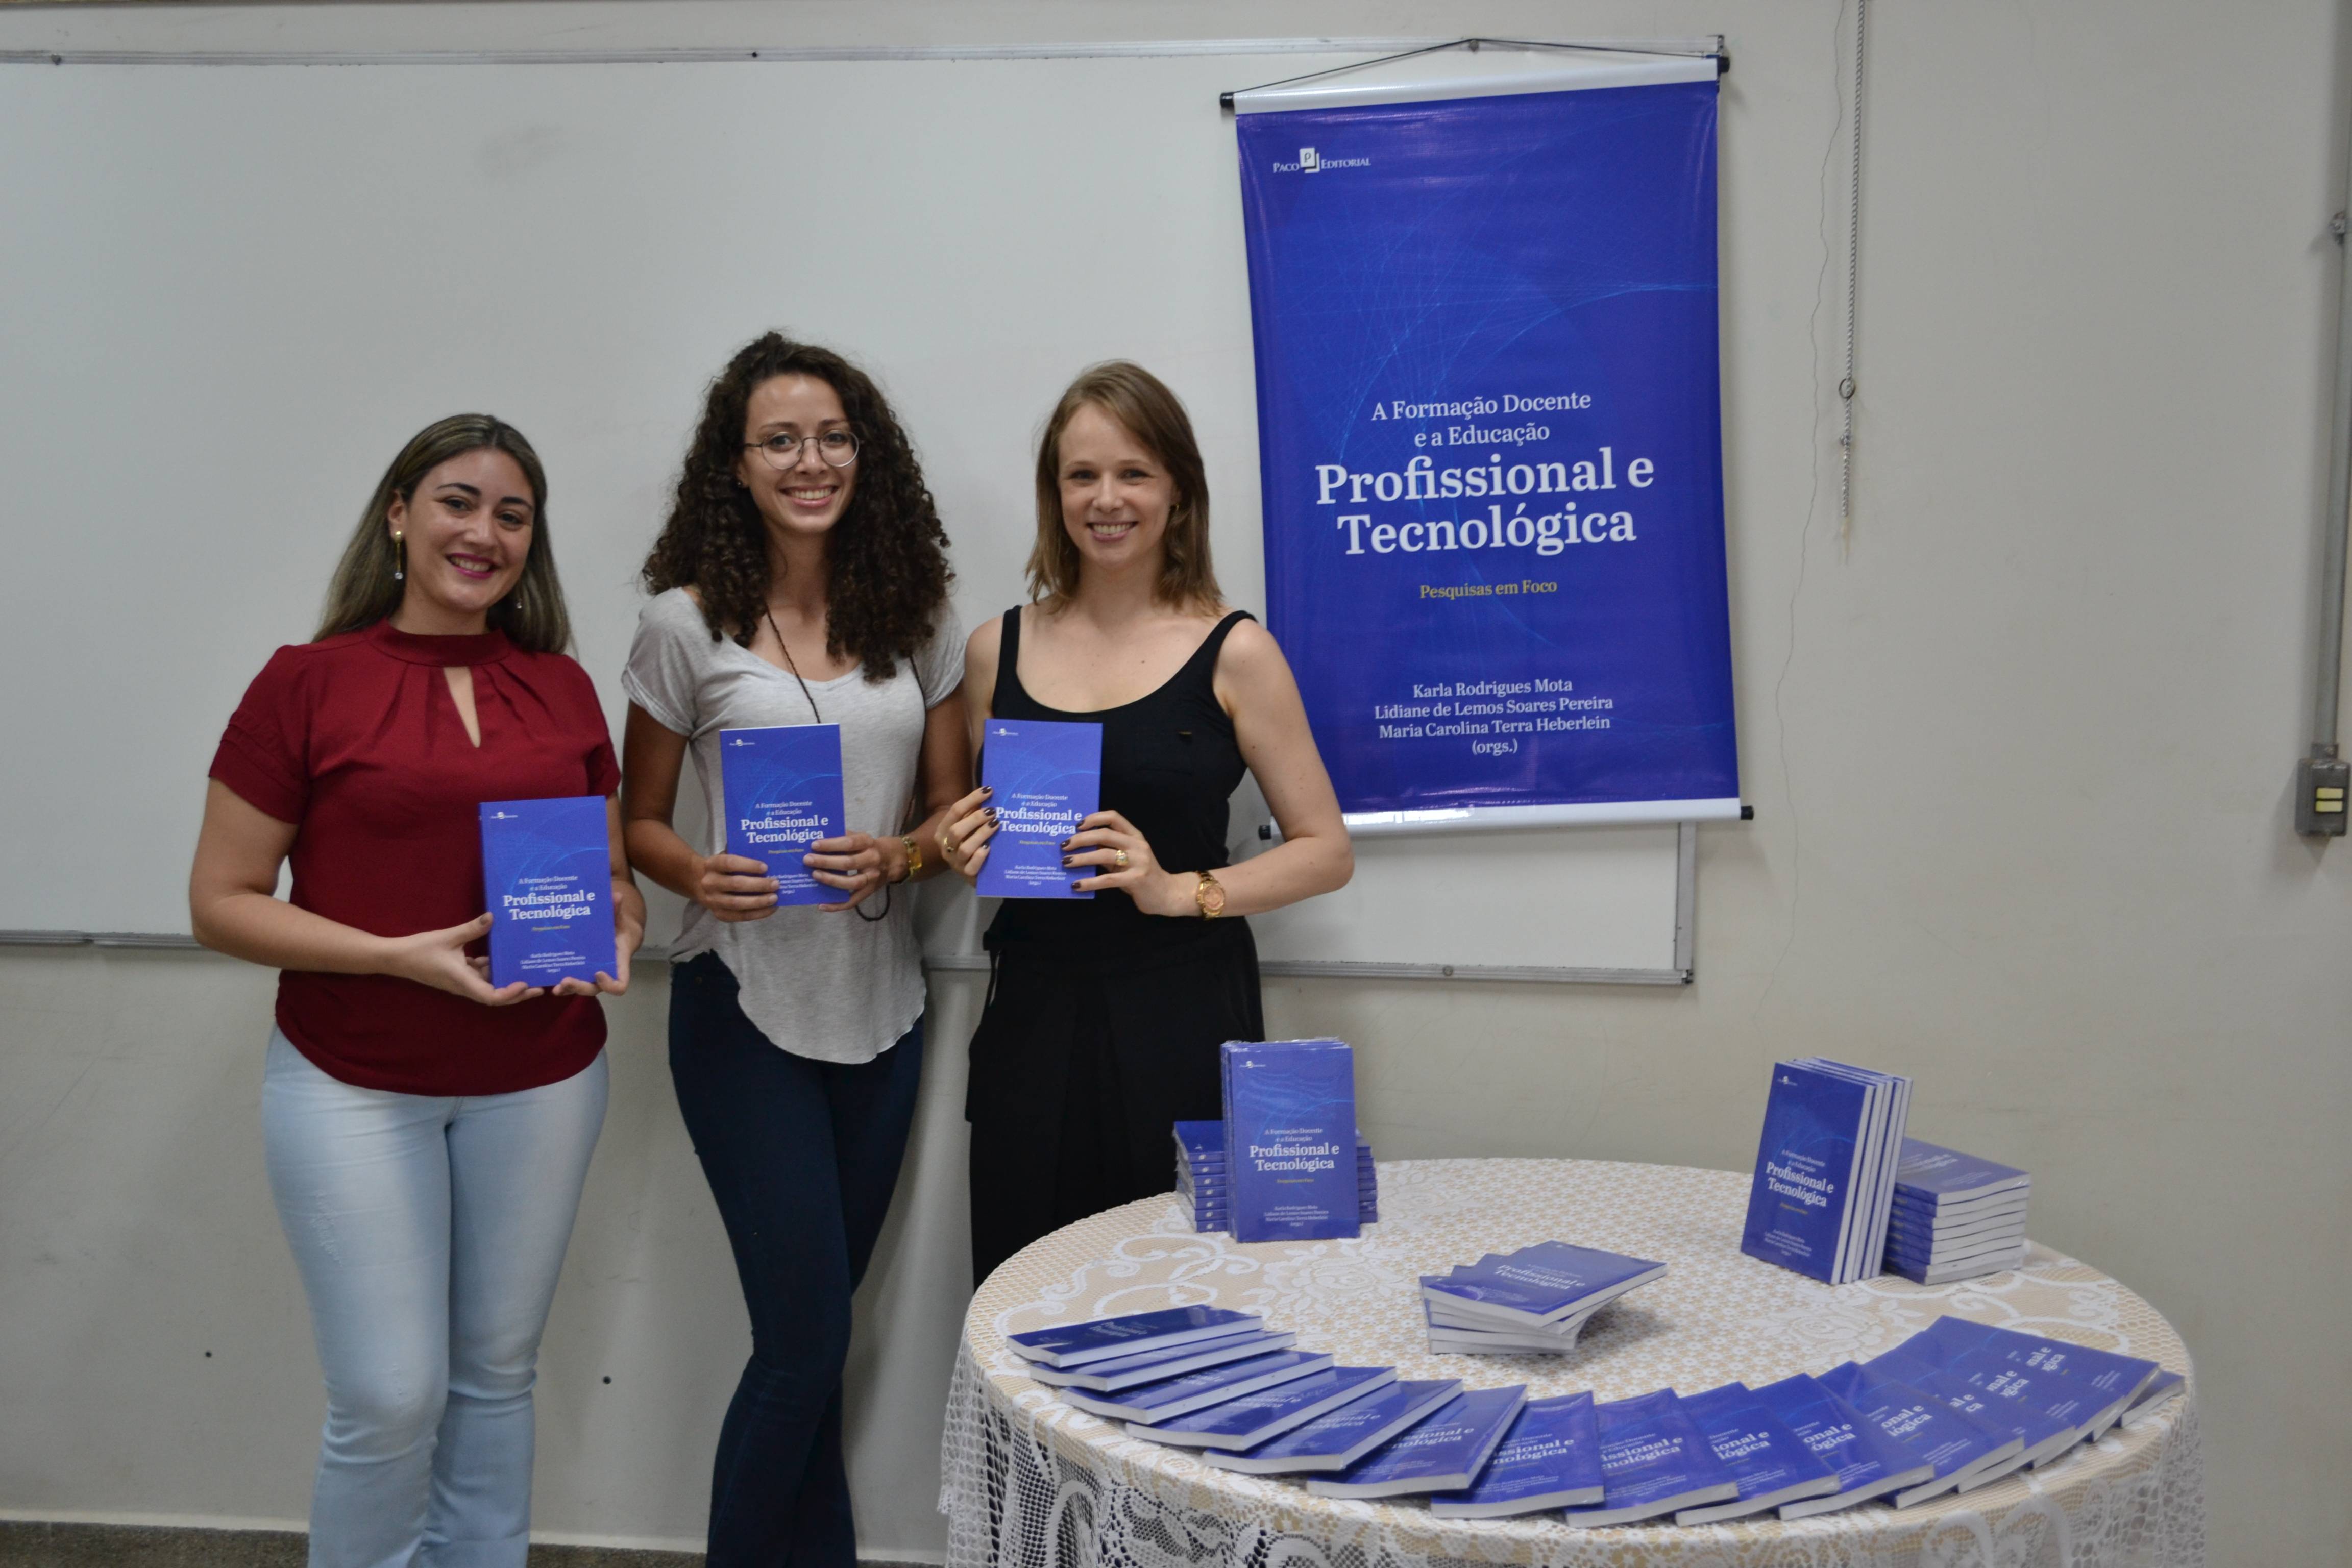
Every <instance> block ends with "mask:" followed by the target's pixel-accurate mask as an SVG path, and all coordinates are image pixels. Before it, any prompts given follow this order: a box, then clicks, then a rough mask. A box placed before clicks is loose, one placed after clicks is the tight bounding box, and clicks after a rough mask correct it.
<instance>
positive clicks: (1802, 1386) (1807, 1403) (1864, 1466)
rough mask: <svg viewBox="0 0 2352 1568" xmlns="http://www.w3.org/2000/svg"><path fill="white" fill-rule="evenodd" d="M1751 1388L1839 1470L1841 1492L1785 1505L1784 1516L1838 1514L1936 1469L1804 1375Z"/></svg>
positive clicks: (1917, 1480) (1824, 1460)
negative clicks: (1928, 1465)
mask: <svg viewBox="0 0 2352 1568" xmlns="http://www.w3.org/2000/svg"><path fill="white" fill-rule="evenodd" d="M1750 1392H1751V1393H1753V1394H1755V1395H1756V1399H1757V1403H1758V1404H1759V1405H1763V1406H1764V1408H1765V1409H1767V1410H1769V1411H1770V1412H1771V1413H1772V1414H1773V1415H1775V1416H1776V1417H1778V1418H1779V1419H1780V1424H1781V1425H1782V1426H1786V1427H1788V1429H1789V1430H1790V1431H1791V1432H1794V1433H1795V1434H1796V1435H1797V1437H1798V1439H1799V1440H1800V1441H1801V1442H1802V1443H1803V1444H1804V1445H1805V1447H1807V1448H1809V1449H1811V1451H1812V1455H1813V1458H1817V1459H1819V1460H1821V1461H1822V1463H1823V1464H1825V1465H1827V1466H1829V1467H1830V1468H1832V1469H1833V1470H1835V1471H1836V1472H1837V1479H1838V1489H1837V1490H1836V1491H1834V1492H1829V1493H1826V1494H1824V1495H1822V1496H1821V1497H1817V1498H1807V1499H1805V1500H1802V1501H1801V1502H1789V1503H1782V1504H1781V1505H1780V1517H1781V1518H1782V1519H1804V1518H1807V1517H1809V1516H1811V1515H1812V1514H1817V1513H1834V1512H1836V1511H1837V1510H1840V1509H1844V1508H1852V1507H1853V1505H1854V1504H1856V1503H1858V1502H1867V1501H1869V1500H1871V1499H1872V1498H1874V1497H1884V1496H1885V1494H1886V1493H1888V1492H1892V1491H1900V1490H1902V1489H1904V1488H1906V1487H1914V1486H1917V1485H1918V1484H1919V1483H1920V1482H1922V1481H1925V1480H1927V1479H1930V1478H1931V1477H1932V1476H1933V1475H1934V1473H1935V1472H1934V1471H1933V1470H1932V1469H1930V1468H1928V1467H1927V1466H1926V1465H1924V1464H1921V1463H1920V1462H1919V1461H1918V1460H1916V1459H1915V1458H1912V1457H1911V1455H1909V1454H1908V1453H1906V1452H1905V1451H1904V1449H1903V1448H1902V1447H1901V1446H1899V1445H1898V1444H1896V1443H1895V1441H1894V1440H1893V1439H1892V1438H1890V1437H1888V1436H1885V1434H1883V1433H1882V1432H1880V1431H1879V1430H1878V1428H1877V1427H1876V1426H1873V1425H1871V1424H1870V1423H1869V1422H1867V1421H1864V1419H1863V1418H1862V1415H1861V1414H1860V1413H1859V1412H1857V1411H1856V1410H1855V1409H1854V1408H1853V1406H1852V1405H1848V1404H1847V1403H1846V1402H1845V1401H1844V1400H1843V1399H1840V1398H1839V1397H1838V1396H1837V1395H1836V1394H1832V1393H1831V1392H1830V1391H1829V1390H1828V1389H1826V1388H1823V1387H1822V1385H1821V1384H1819V1383H1818V1382H1816V1381H1815V1380H1813V1379H1812V1378H1810V1377H1806V1376H1804V1375H1803V1374H1802V1373H1800V1374H1798V1375H1797V1376H1795V1377H1784V1378H1782V1379H1781V1380H1780V1382H1778V1383H1773V1384H1766V1385H1765V1386H1764V1387H1762V1388H1759V1389H1753V1390H1750Z"/></svg>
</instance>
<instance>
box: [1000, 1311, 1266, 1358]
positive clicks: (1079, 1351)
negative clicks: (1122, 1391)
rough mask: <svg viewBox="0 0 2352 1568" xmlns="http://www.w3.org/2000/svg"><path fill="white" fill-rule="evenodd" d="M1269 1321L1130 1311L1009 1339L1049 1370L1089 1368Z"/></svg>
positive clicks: (1239, 1315) (1224, 1314) (1228, 1314)
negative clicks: (1051, 1367)
mask: <svg viewBox="0 0 2352 1568" xmlns="http://www.w3.org/2000/svg"><path fill="white" fill-rule="evenodd" d="M1264 1327H1265V1319H1264V1318H1263V1317H1260V1316H1259V1315H1258V1314H1257V1313H1255V1312H1236V1311H1234V1310H1231V1309H1229V1308H1225V1307H1170V1308H1167V1309H1165V1310H1161V1311H1157V1312H1128V1313H1125V1314H1122V1315H1121V1316H1119V1317H1116V1318H1097V1319H1095V1320H1094V1321H1091V1322H1085V1323H1067V1324H1064V1325H1061V1326H1059V1327H1056V1328H1051V1329H1032V1330H1030V1331H1028V1332H1027V1333H1023V1334H1008V1335H1006V1336H1005V1342H1006V1343H1007V1344H1009V1345H1011V1346H1012V1347H1013V1354H1015V1355H1018V1356H1020V1357H1022V1358H1024V1360H1028V1361H1038V1362H1044V1363H1045V1364H1046V1365H1047V1366H1084V1365H1085V1364H1086V1363H1088V1362H1096V1361H1108V1360H1110V1359H1111V1358H1112V1357H1113V1356H1129V1355H1141V1354H1143V1353H1144V1352H1147V1351H1150V1350H1155V1349H1172V1348H1173V1347H1175V1346H1177V1345H1186V1344H1191V1343H1192V1342H1194V1341H1196V1340H1216V1339H1225V1338H1229V1337H1230V1336H1232V1335H1234V1334H1237V1333H1240V1332H1242V1331H1244V1330H1246V1329H1262V1328H1264Z"/></svg>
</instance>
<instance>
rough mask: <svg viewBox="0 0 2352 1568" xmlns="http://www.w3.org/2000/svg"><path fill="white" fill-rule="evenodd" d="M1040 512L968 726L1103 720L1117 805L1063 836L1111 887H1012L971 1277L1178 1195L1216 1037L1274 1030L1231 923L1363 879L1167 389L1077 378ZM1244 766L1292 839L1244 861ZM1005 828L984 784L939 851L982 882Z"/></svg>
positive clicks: (1097, 882)
mask: <svg viewBox="0 0 2352 1568" xmlns="http://www.w3.org/2000/svg"><path fill="white" fill-rule="evenodd" d="M1037 506H1038V538H1037V547H1036V550H1035V552H1034V553H1033V554H1032V555H1031V557H1030V561H1029V583H1030V590H1031V594H1032V597H1033V601H1034V602H1033V603H1031V604H1029V605H1025V606H1019V607H1016V608H1014V609H1011V610H1008V611H1006V612H1005V613H1004V615H1003V616H1001V617H999V618H998V619H997V620H996V621H993V622H991V623H990V624H988V625H986V626H982V627H981V628H980V629H979V630H978V631H976V632H974V633H973V634H972V637H971V644H970V646H969V647H968V648H967V650H966V655H965V657H966V661H967V662H966V668H967V671H968V679H966V680H965V682H964V691H965V696H966V700H967V701H968V703H969V704H970V705H971V721H972V731H973V735H974V737H975V739H978V738H979V736H980V735H981V732H982V728H983V727H984V724H985V721H987V720H988V719H989V718H991V717H1003V718H1018V719H1058V720H1076V721H1086V722H1089V723H1098V724H1100V725H1101V726H1102V727H1103V746H1102V796H1101V798H1102V803H1103V806H1104V809H1103V810H1101V811H1099V812H1097V813H1096V814H1095V815H1094V816H1090V817H1088V818H1087V819H1086V821H1085V822H1084V823H1083V824H1081V826H1080V831H1079V832H1078V834H1077V835H1076V837H1073V838H1072V839H1071V840H1070V841H1069V844H1068V846H1067V851H1068V863H1069V864H1070V865H1072V866H1074V867H1078V868H1090V869H1093V870H1094V871H1095V872H1096V874H1095V875H1092V876H1090V877H1087V879H1085V880H1083V881H1080V882H1079V883H1078V884H1077V886H1078V887H1079V888H1081V889H1087V890H1089V891H1093V892H1095V893H1096V896H1095V897H1094V898H1092V899H1082V900H1055V899H1007V900H1004V902H1003V907H1002V908H1001V909H1000V910H998V912H997V916H996V919H995V921H993V922H992V924H991V925H990V927H989V930H988V937H987V945H988V950H989V952H990V954H991V955H992V959H993V961H994V963H993V969H994V972H993V974H992V979H991V984H990V986H989V997H988V1005H987V1008H986V1010H985V1012H984V1013H983V1014H982V1018H981V1023H980V1027H979V1029H978V1031H977V1032H976V1033H975V1034H974V1035H973V1036H972V1041H971V1085H970V1088H969V1089H968V1090H967V1092H966V1096H965V1102H964V1114H965V1118H966V1120H968V1121H970V1122H971V1215H972V1221H971V1224H972V1276H973V1279H974V1282H975V1283H977V1282H978V1281H980V1280H982V1279H986V1278H987V1277H988V1275H989V1274H990V1272H991V1271H992V1270H993V1269H994V1268H996V1266H997V1265H998V1264H999V1263H1002V1262H1003V1260H1004V1259H1005V1258H1009V1257H1011V1256H1012V1255H1013V1253H1015V1252H1017V1251H1019V1250H1020V1249H1021V1248H1022V1247H1025V1246H1027V1245H1028V1244H1029V1243H1030V1242H1032V1241H1034V1240H1035V1239H1036V1238H1037V1237H1041V1236H1044V1235H1045V1233H1046V1232H1048V1231H1050V1230H1054V1229H1055V1228H1057V1227H1058V1226H1064V1225H1066V1224H1068V1223H1070V1222H1071V1221H1072V1220H1076V1219H1080V1218H1083V1217H1085V1216H1086V1215H1090V1214H1094V1213H1096V1212H1097V1211H1098V1210H1101V1209H1104V1208H1108V1207H1110V1206H1111V1205H1115V1204H1120V1203H1125V1202H1128V1201H1129V1200H1130V1199H1133V1198H1139V1197H1146V1196H1149V1195H1150V1194H1153V1193H1162V1192H1166V1191H1168V1190H1169V1189H1170V1187H1171V1185H1172V1184H1173V1176H1174V1171H1175V1154H1174V1145H1173V1143H1172V1142H1171V1139H1170V1132H1169V1129H1170V1125H1171V1123H1173V1122H1176V1121H1196V1120H1197V1121H1213V1120H1215V1119H1216V1118H1217V1116H1218V1115H1219V1114H1220V1113H1221V1111H1220V1100H1221V1097H1220V1092H1219V1088H1218V1082H1217V1047H1218V1046H1219V1045H1221V1044H1222V1043H1223V1042H1224V1041H1226V1040H1237V1039H1238V1040H1255V1039H1262V1038H1264V1037H1265V1023H1264V1019H1263V1017H1262V1016H1261V1014H1260V1010H1259V1002H1258V975H1257V950H1256V947H1255V944H1254V943H1253V942H1252V941H1251V940H1250V932H1249V926H1248V924H1247V922H1246V921H1244V920H1242V919H1240V918H1238V917H1240V916H1243V915H1245V914H1249V913H1252V912H1255V911H1260V910H1273V909H1279V908H1281V907H1282V906H1283V905H1285V904H1289V903H1295V902H1297V900H1301V899H1305V898H1310V897H1312V896H1314V895H1315V894H1317V893H1323V892H1328V891H1330V890H1331V889H1334V888H1337V887H1339V886H1341V885H1342V884H1343V883H1345V882H1346V881H1347V879H1348V877H1349V872H1350V871H1351V870H1352V868H1353V860H1352V858H1351V856H1350V854H1349V848H1348V837H1347V832H1346V829H1345V827H1344V826H1342V824H1341V822H1340V817H1339V801H1338V799H1337V797H1336V796H1335V795H1333V793H1332V790H1331V783H1330V779H1329V778H1328V775H1327V774H1326V773H1324V771H1323V764H1322V760H1321V758H1320V757H1319V756H1318V754H1317V752H1316V750H1315V741H1314V736H1313V735H1312V734H1311V733H1310V732H1309V731H1308V729H1307V716H1306V710H1305V709H1304V708H1303V706H1302V705H1301V703H1300V701H1299V698H1298V688H1297V683H1296V682H1295V681H1294V680H1293V679H1291V676H1290V669H1289V667H1288V665H1286V663H1285V662H1284V661H1283V658H1282V653H1281V650H1280V649H1279V648H1277V647H1276V646H1275V643H1274V639H1273V638H1272V637H1268V636H1267V635H1266V634H1265V631H1264V629H1263V628H1261V627H1260V626H1258V625H1257V624H1256V622H1255V620H1253V619H1252V618H1251V617H1250V616H1248V615H1247V614H1246V613H1244V612H1243V611H1239V610H1234V611H1227V610H1226V609H1225V608H1224V605H1223V602H1222V599H1221V596H1220V595H1219V594H1218V591H1217V585H1216V579H1215V576H1214V575H1213V573H1212V572H1211V570H1210V565H1209V539H1208V489H1207V484H1206V481H1205V479H1204V477H1203V475H1202V464H1201V458H1200V451H1199V448H1198V447H1197V446H1196V445H1195V444H1194V442H1193V439H1192V425H1191V422H1190V421H1189V420H1188V419H1187V418H1186V416H1185V414H1184V409H1183V405H1181V403H1179V402H1178V401H1177V400H1176V397H1175V395H1174V394H1172V393H1171V392H1170V391H1169V390H1168V389H1167V388H1166V387H1165V386H1163V385H1162V384H1160V382H1159V381H1158V380H1157V379H1155V378H1154V377H1153V376H1152V375H1151V374H1150V373H1149V372H1147V371H1144V370H1142V369H1141V368H1139V367H1138V366H1135V365H1131V364H1125V363H1112V364H1106V365H1098V366H1097V367H1095V368H1094V369H1093V370H1090V371H1088V372H1087V374H1084V375H1082V376H1080V377H1079V378H1078V380H1077V381H1076V383H1074V384H1072V385H1071V387H1070V389H1069V391H1067V392H1066V393H1065V394H1064V395H1063V396H1062V400H1061V403H1060V404H1059V405H1057V406H1056V408H1055V411H1054V415H1053V417H1052V418H1051V419H1049V420H1048V421H1047V422H1046V426H1045V437H1044V440H1043V442H1042V444H1041V447H1040V450H1039V453H1038V462H1037ZM1024 640H1025V641H1026V643H1027V644H1028V647H1027V651H1026V653H1025V654H1024ZM1024 676H1025V677H1026V679H1025V680H1024ZM1245 771H1246V772H1251V773H1255V775H1256V776H1257V780H1258V784H1259V786H1260V788H1261V789H1262V790H1263V792H1264V793H1265V797H1266V801H1267V804H1268V805H1271V806H1272V807H1273V808H1274V814H1275V817H1276V821H1277V822H1278V823H1279V824H1280V825H1281V827H1282V832H1283V841H1282V843H1281V844H1280V845H1279V846H1278V847H1276V848H1274V849H1272V850H1270V851H1268V852H1267V853H1265V854H1264V855H1261V856H1258V857H1256V858H1254V859H1252V860H1250V861H1248V862H1247V863H1246V864H1244V865H1243V866H1241V867H1238V868H1230V869H1229V868H1228V856H1227V854H1226V850H1225V834H1226V827H1227V822H1226V816H1227V812H1226V801H1227V799H1228V797H1229V796H1230V795H1232V794H1233V792H1234V788H1235V786H1237V785H1238V784H1240V783H1241V780H1242V774H1243V773H1244V772H1245ZM994 832H995V823H994V818H993V816H992V815H991V812H990V808H989V805H988V803H987V798H986V792H985V791H984V790H983V791H974V792H973V793H972V794H971V795H967V796H966V797H965V798H964V799H963V800H962V801H961V802H959V803H958V804H957V805H955V806H953V807H951V808H950V811H949V823H948V826H947V830H946V831H945V832H944V833H943V834H942V835H941V838H940V847H941V848H942V850H943V851H945V853H946V855H947V857H948V860H949V862H950V865H952V866H954V868H956V869H957V870H958V871H960V872H961V873H962V874H963V875H964V876H966V877H968V878H970V877H977V876H978V875H979V872H980V868H981V866H982V864H983V863H984V862H985V861H986V859H987V857H988V841H989V839H990V837H992V835H993V834H994Z"/></svg>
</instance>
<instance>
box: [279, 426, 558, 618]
mask: <svg viewBox="0 0 2352 1568" xmlns="http://www.w3.org/2000/svg"><path fill="white" fill-rule="evenodd" d="M483 447H488V448H490V449H491V450H492V451H498V452H504V453H505V454H506V455H507V456H508V457H509V458H513V459H514V460H515V466H516V467H517V468H520V469H522V477H523V479H525V480H526V481H528V482H529V483H530V503H531V519H530V554H529V555H527V556H525V557H524V558H523V563H522V576H521V578H520V580H519V581H518V582H517V583H516V584H515V585H514V592H513V593H511V594H509V595H507V596H506V597H505V598H503V599H501V600H499V602H498V603H497V604H496V605H492V606H490V613H489V617H488V619H489V624H490V626H492V628H494V629H495V630H498V631H502V632H504V633H506V634H507V638H508V640H509V641H510V642H512V643H513V644H514V645H515V646H516V647H520V648H526V649H528V650H530V652H532V653H562V652H563V651H564V650H565V649H567V648H569V647H571V646H572V617H571V616H570V614H569V613H568V612H567V611H566V610H565V609H564V607H563V584H562V580H561V579H559V578H558V577H557V576H556V574H555V543H554V541H552V540H551V539H550V538H549V537H548V533H547V470H546V469H544V468H541V466H540V461H539V454H538V453H537V452H535V451H533V450H531V446H530V442H529V441H527V440H525V439H523V434H522V432H521V431H520V430H518V429H516V428H515V427H514V426H511V425H509V424H508V423H507V422H506V421H505V420H503V419H498V418H494V417H492V416H489V415H488V414H453V415H451V416H449V417H448V418H446V419H436V420H435V421H434V422H433V423H432V424H430V425H427V426H425V428H424V429H422V430H419V431H418V432H417V433H416V434H415V436H412V437H409V441H408V445H407V446H405V447H402V448H401V449H400V456H398V457H396V458H394V459H393V460H392V467H390V468H386V469H385V470H384V471H383V479H380V480H378V481H377V482H376V487H375V494H374V495H373V497H372V498H370V500H369V501H368V504H367V510H365V511H363V512H362V513H361V514H360V526H359V528H358V530H357V531H355V532H354V533H352V540H351V542H350V543H349V544H346V545H344V546H343V558H342V560H341V563H338V564H337V565H336V567H335V575H334V578H333V580H332V581H331V582H330V583H329V584H327V604H326V608H325V609H324V610H323V611H321V612H320V616H319V631H318V635H317V636H316V637H312V638H311V639H310V640H311V641H312V642H324V641H325V640H326V639H327V638H329V637H340V636H341V635H342V634H343V633H345V632H356V631H363V630H365V629H366V628H367V627H369V626H373V625H375V624H376V623H377V622H378V621H381V620H383V619H385V618H387V617H388V616H391V614H392V613H393V612H394V610H397V609H398V608H400V600H401V595H402V594H403V593H404V591H405V589H406V586H407V585H406V584H404V583H403V582H401V581H400V580H399V579H398V578H396V577H394V575H393V573H394V571H395V570H396V569H398V566H399V552H397V551H396V550H395V549H394V546H393V542H392V502H393V498H394V497H395V496H397V497H399V498H400V500H402V501H403V502H404V503H407V504H410V505H414V504H415V500H416V487H417V486H419V485H421V484H423V483H424V482H425V475H427V474H429V473H431V472H432V471H433V470H434V469H436V468H439V467H440V466H441V465H442V464H444V463H446V462H447V461H448V460H449V459H450V458H460V457H463V456H465V455H466V454H467V452H475V451H479V450H481V449H482V448H483Z"/></svg>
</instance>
